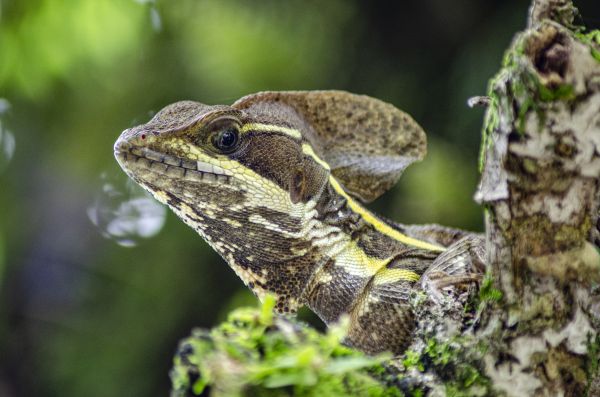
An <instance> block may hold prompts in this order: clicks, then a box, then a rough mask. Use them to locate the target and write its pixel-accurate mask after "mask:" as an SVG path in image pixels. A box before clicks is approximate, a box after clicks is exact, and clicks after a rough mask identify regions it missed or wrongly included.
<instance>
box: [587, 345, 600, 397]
mask: <svg viewBox="0 0 600 397" xmlns="http://www.w3.org/2000/svg"><path fill="white" fill-rule="evenodd" d="M587 345H588V348H587V357H586V369H587V378H588V391H589V388H590V386H591V384H592V382H593V381H594V380H595V379H596V378H597V377H598V376H599V375H600V373H599V369H600V335H596V336H595V337H592V336H591V335H590V336H588V341H587ZM586 394H588V395H589V393H586Z"/></svg>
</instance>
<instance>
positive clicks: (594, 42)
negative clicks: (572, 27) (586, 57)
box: [575, 30, 600, 62]
mask: <svg viewBox="0 0 600 397" xmlns="http://www.w3.org/2000/svg"><path fill="white" fill-rule="evenodd" d="M575 37H577V38H578V39H579V41H581V42H582V43H584V44H586V45H587V46H589V47H590V53H591V54H592V56H593V57H594V59H595V60H596V61H598V62H600V30H592V31H590V32H588V33H576V34H575Z"/></svg>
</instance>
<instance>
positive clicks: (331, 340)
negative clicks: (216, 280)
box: [171, 297, 402, 397]
mask: <svg viewBox="0 0 600 397" xmlns="http://www.w3.org/2000/svg"><path fill="white" fill-rule="evenodd" d="M274 304H275V300H274V299H273V298H270V297H269V298H267V299H265V302H264V303H263V305H262V306H261V307H259V308H243V309H238V310H235V311H233V312H232V313H231V314H230V315H229V317H228V319H227V321H226V322H224V323H222V324H221V325H219V326H218V327H216V328H214V329H212V330H210V331H208V330H196V331H194V333H193V335H192V336H191V337H189V338H187V339H186V340H184V341H183V342H182V343H181V345H180V347H179V351H178V353H177V355H176V356H175V363H174V367H173V369H172V371H171V379H172V383H173V396H193V395H200V394H201V393H203V392H207V391H210V395H211V396H213V395H214V396H228V397H229V396H242V395H244V396H246V395H252V396H290V395H293V396H345V395H353V396H365V397H366V396H369V397H371V396H372V397H376V396H402V393H401V392H400V391H399V390H398V389H397V388H396V387H393V386H386V385H384V384H382V383H380V381H379V380H378V379H376V377H375V374H377V373H378V374H382V373H384V372H385V369H384V368H383V366H382V362H384V361H386V360H388V359H389V358H390V356H387V355H381V356H376V357H369V356H366V355H364V354H363V353H360V352H358V351H355V350H353V349H350V348H348V347H346V346H344V345H343V344H342V343H341V341H342V339H343V337H344V335H345V328H346V327H345V325H344V322H343V321H342V322H341V324H340V325H339V326H337V327H332V328H330V330H329V331H328V332H327V333H325V334H321V333H319V332H318V331H316V330H314V329H312V328H310V327H308V326H306V325H304V324H300V323H298V322H296V321H292V320H290V319H286V318H281V317H277V316H274V315H273V313H272V309H273V305H274Z"/></svg>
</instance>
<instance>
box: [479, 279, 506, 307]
mask: <svg viewBox="0 0 600 397" xmlns="http://www.w3.org/2000/svg"><path fill="white" fill-rule="evenodd" d="M501 300H502V291H500V290H499V289H496V288H494V279H493V278H492V276H491V274H489V273H488V274H486V275H485V277H484V278H483V280H481V285H480V286H479V301H480V302H500V301H501Z"/></svg>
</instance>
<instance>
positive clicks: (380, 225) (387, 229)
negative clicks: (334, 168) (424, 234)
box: [302, 143, 446, 252]
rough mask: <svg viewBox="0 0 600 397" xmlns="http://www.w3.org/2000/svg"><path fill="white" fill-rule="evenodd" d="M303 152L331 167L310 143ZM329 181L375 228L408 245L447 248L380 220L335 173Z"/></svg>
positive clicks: (443, 249)
mask: <svg viewBox="0 0 600 397" xmlns="http://www.w3.org/2000/svg"><path fill="white" fill-rule="evenodd" d="M302 152H303V153H304V154H306V155H308V156H310V157H312V158H313V159H314V160H315V161H316V162H317V163H318V164H320V165H321V166H322V167H324V168H325V169H330V167H329V164H327V162H325V161H324V160H323V159H321V158H320V157H319V156H317V154H316V153H315V152H314V150H313V148H312V147H311V146H310V145H309V144H307V143H304V144H302ZM329 183H331V186H333V188H334V189H335V191H336V192H337V193H338V194H339V195H340V196H342V197H344V198H345V199H346V201H347V202H348V206H350V209H352V211H354V212H356V213H357V214H360V215H361V216H362V217H363V219H364V220H365V222H367V223H369V224H371V225H372V226H373V227H374V228H375V230H377V231H379V232H381V233H383V234H385V235H387V236H389V237H391V238H393V239H394V240H397V241H400V242H401V243H404V244H406V245H410V246H413V247H417V248H423V249H426V250H429V251H438V252H442V251H445V250H446V248H444V247H441V246H439V245H436V244H431V243H428V242H425V241H421V240H417V239H415V238H412V237H409V236H407V235H405V234H402V233H400V232H399V231H397V230H396V229H394V228H392V227H391V226H390V225H388V224H387V223H385V222H383V221H381V220H379V219H378V218H377V217H376V216H375V215H373V213H372V212H370V211H369V210H367V209H366V208H364V207H363V206H361V205H360V204H358V203H357V202H356V201H355V200H354V199H353V198H352V197H350V196H349V195H348V193H346V191H345V190H344V188H342V186H341V185H340V183H339V182H338V181H337V179H335V177H334V176H333V175H330V176H329Z"/></svg>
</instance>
